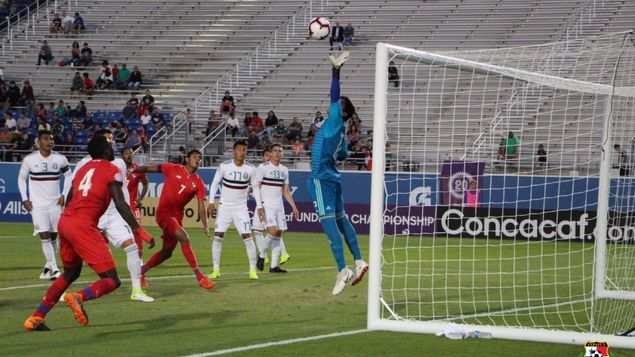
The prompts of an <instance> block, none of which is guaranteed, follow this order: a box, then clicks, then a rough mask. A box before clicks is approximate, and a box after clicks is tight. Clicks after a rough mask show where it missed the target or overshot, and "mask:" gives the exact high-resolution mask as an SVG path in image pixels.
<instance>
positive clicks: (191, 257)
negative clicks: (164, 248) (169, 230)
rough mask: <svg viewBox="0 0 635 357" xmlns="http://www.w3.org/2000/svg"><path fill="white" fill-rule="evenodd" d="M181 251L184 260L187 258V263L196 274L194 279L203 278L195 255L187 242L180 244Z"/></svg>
mask: <svg viewBox="0 0 635 357" xmlns="http://www.w3.org/2000/svg"><path fill="white" fill-rule="evenodd" d="M181 252H183V256H184V257H185V260H187V263H188V264H190V268H192V271H193V272H194V275H196V279H198V280H201V279H202V278H203V274H202V273H201V271H200V270H199V268H198V262H197V261H196V255H195V254H194V251H193V250H192V246H191V245H190V244H189V243H187V244H181Z"/></svg>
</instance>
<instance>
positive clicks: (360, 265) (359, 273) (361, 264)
mask: <svg viewBox="0 0 635 357" xmlns="http://www.w3.org/2000/svg"><path fill="white" fill-rule="evenodd" d="M367 271H368V264H366V262H365V261H363V260H361V259H360V260H358V261H356V262H355V276H354V277H353V281H352V282H351V285H357V284H359V283H360V282H361V281H362V279H363V278H364V274H366V272H367Z"/></svg>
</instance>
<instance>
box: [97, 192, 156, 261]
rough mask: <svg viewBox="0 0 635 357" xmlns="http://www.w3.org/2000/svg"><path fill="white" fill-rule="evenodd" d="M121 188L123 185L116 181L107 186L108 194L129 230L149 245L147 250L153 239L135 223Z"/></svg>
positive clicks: (152, 245) (152, 243) (150, 246)
mask: <svg viewBox="0 0 635 357" xmlns="http://www.w3.org/2000/svg"><path fill="white" fill-rule="evenodd" d="M122 187H123V184H122V183H121V182H118V181H114V182H111V183H110V184H109V185H108V191H109V192H110V197H111V198H112V200H113V202H114V203H115V208H117V212H119V214H120V215H121V218H123V220H124V221H126V223H128V225H129V226H130V228H132V232H133V233H134V234H135V236H138V237H139V238H141V239H142V240H143V241H145V242H147V243H149V248H152V247H154V238H152V236H151V235H150V234H148V232H146V231H145V229H143V227H141V226H140V225H139V223H137V220H136V219H135V218H134V215H133V214H132V211H131V210H130V205H128V203H127V202H126V199H125V198H124V195H123V189H122Z"/></svg>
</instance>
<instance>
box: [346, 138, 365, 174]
mask: <svg viewBox="0 0 635 357" xmlns="http://www.w3.org/2000/svg"><path fill="white" fill-rule="evenodd" d="M349 159H350V160H351V161H352V162H353V164H354V165H357V171H361V170H363V169H365V168H366V163H365V159H366V153H365V152H364V145H363V144H362V142H361V141H357V142H356V143H355V146H353V150H351V153H350V154H349Z"/></svg>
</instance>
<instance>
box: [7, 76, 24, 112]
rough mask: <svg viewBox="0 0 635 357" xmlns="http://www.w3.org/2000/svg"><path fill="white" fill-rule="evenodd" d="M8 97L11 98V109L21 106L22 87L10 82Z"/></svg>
mask: <svg viewBox="0 0 635 357" xmlns="http://www.w3.org/2000/svg"><path fill="white" fill-rule="evenodd" d="M7 96H8V97H9V107H15V106H18V105H19V104H20V97H21V95H20V87H18V85H17V84H15V81H11V82H9V88H8V89H7Z"/></svg>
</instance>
